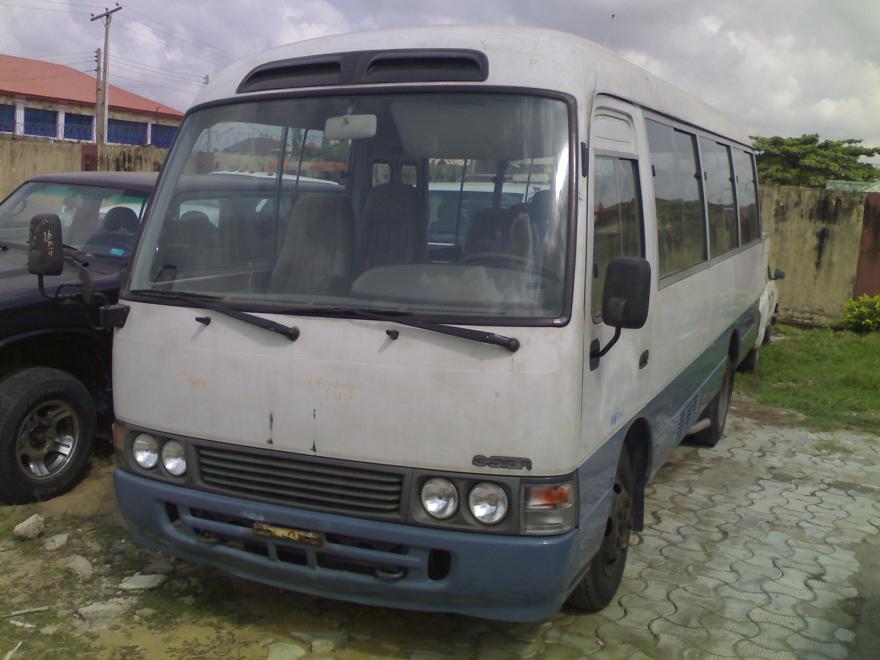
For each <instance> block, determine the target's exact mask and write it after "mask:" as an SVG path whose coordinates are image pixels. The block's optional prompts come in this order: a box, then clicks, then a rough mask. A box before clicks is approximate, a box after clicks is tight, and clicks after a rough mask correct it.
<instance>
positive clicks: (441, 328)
mask: <svg viewBox="0 0 880 660" xmlns="http://www.w3.org/2000/svg"><path fill="white" fill-rule="evenodd" d="M314 311H315V313H317V314H321V313H329V314H333V315H340V316H353V317H361V318H365V319H370V320H373V321H387V322H390V323H399V324H400V325H408V326H411V327H413V328H421V329H422V330H431V331H432V332H439V333H441V334H444V335H451V336H453V337H460V338H462V339H470V340H472V341H478V342H482V343H483V344H494V345H495V346H501V347H503V348H506V349H507V350H508V351H510V352H511V353H516V352H517V351H518V350H519V345H520V344H519V339H517V338H516V337H507V336H505V335H498V334H495V333H494V332H484V331H482V330H472V329H471V328H460V327H458V326H456V325H447V324H445V323H436V322H434V321H424V320H422V319H417V318H415V314H413V313H412V312H407V311H405V310H386V309H381V310H375V309H370V308H364V307H328V308H323V309H322V308H320V307H316V308H314Z"/></svg>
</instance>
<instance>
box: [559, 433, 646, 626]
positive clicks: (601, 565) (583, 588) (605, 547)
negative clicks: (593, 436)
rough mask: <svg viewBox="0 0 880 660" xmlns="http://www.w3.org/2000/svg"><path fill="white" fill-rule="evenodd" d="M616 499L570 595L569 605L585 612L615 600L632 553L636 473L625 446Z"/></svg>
mask: <svg viewBox="0 0 880 660" xmlns="http://www.w3.org/2000/svg"><path fill="white" fill-rule="evenodd" d="M613 488H614V501H613V502H612V503H611V511H610V512H609V514H608V520H607V522H606V524H605V536H604V538H603V539H602V544H601V545H600V546H599V550H598V551H597V552H596V554H595V556H594V557H593V558H592V559H591V560H590V564H589V566H588V567H587V572H586V573H585V574H584V577H583V578H582V579H581V581H580V582H579V583H578V585H577V586H576V587H575V588H574V591H572V592H571V595H570V596H569V597H568V604H569V605H570V606H571V607H573V608H574V609H576V610H580V611H582V612H598V611H599V610H601V609H603V608H605V607H606V606H607V605H608V604H609V603H611V601H612V600H613V599H614V595H615V594H616V593H617V589H618V587H620V581H621V580H622V579H623V570H624V568H626V557H627V554H628V552H629V537H630V533H631V532H632V529H633V523H634V518H633V512H634V501H633V500H634V497H635V475H634V473H633V466H632V461H631V459H630V456H629V451H628V450H627V449H626V448H625V447H624V450H623V451H622V452H621V454H620V460H619V461H618V463H617V473H616V474H615V475H614V487H613Z"/></svg>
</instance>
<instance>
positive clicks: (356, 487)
mask: <svg viewBox="0 0 880 660" xmlns="http://www.w3.org/2000/svg"><path fill="white" fill-rule="evenodd" d="M197 451H198V458H199V473H200V475H201V481H202V483H203V484H204V485H205V486H208V487H210V488H211V489H215V490H220V491H224V492H227V493H230V494H235V495H242V496H245V497H251V498H254V499H260V500H264V501H270V502H275V503H279V504H284V505H285V506H296V507H301V508H304V509H316V510H320V511H331V512H339V513H346V514H351V515H358V514H360V515H365V516H370V517H372V516H379V517H386V518H399V517H400V514H401V511H400V508H401V493H402V492H403V474H398V473H395V472H390V471H382V470H373V469H365V468H362V467H353V466H352V464H350V463H346V464H339V463H328V462H322V461H314V460H308V459H303V458H300V457H298V456H293V455H290V454H286V453H282V452H272V453H271V454H267V453H254V452H249V451H247V450H242V449H234V450H233V449H222V448H218V447H214V446H211V447H205V446H200V447H197Z"/></svg>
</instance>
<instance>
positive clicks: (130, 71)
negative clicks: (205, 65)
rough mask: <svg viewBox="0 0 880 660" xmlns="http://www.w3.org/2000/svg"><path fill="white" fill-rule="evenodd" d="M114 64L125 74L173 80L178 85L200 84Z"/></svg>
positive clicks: (143, 77)
mask: <svg viewBox="0 0 880 660" xmlns="http://www.w3.org/2000/svg"><path fill="white" fill-rule="evenodd" d="M116 66H118V67H119V68H120V69H122V71H124V72H125V73H126V74H128V75H131V76H136V77H138V78H139V79H146V80H157V81H162V82H173V83H177V84H179V85H194V86H197V87H199V86H201V85H202V83H201V82H196V81H195V80H184V79H181V78H170V77H168V76H163V75H162V74H159V73H149V72H147V71H138V70H137V69H129V68H126V66H125V65H123V64H119V63H117V64H116Z"/></svg>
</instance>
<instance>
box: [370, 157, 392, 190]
mask: <svg viewBox="0 0 880 660" xmlns="http://www.w3.org/2000/svg"><path fill="white" fill-rule="evenodd" d="M383 183H391V165H389V164H388V163H382V162H375V163H373V187H374V188H375V187H376V186H379V185H381V184H383Z"/></svg>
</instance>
